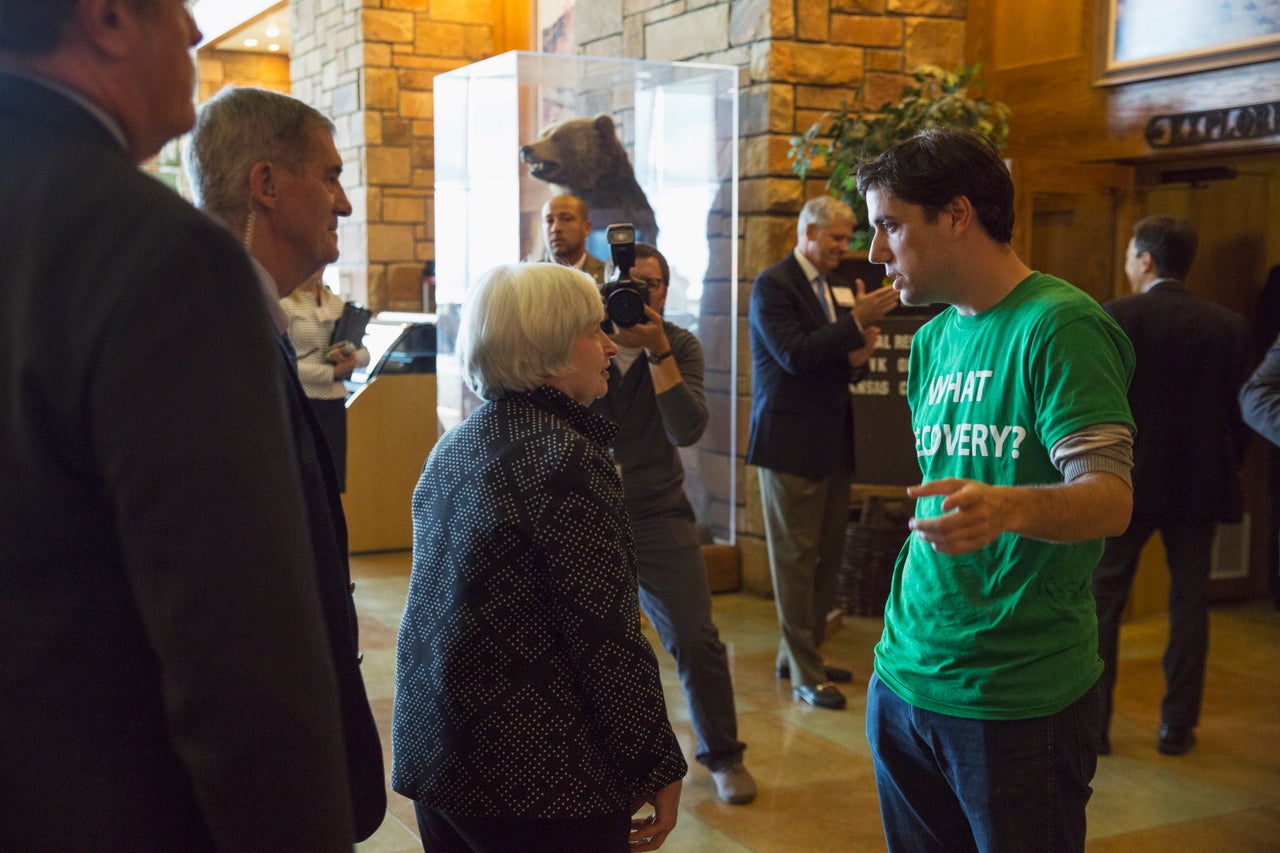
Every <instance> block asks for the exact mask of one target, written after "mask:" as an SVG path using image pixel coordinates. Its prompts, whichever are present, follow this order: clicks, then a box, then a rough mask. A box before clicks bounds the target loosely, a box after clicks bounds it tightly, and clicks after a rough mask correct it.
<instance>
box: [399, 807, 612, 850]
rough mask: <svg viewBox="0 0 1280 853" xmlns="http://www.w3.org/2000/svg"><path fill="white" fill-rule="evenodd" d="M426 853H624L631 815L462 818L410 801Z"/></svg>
mask: <svg viewBox="0 0 1280 853" xmlns="http://www.w3.org/2000/svg"><path fill="white" fill-rule="evenodd" d="M413 810H414V811H415V812H416V813H417V815H418V831H419V832H420V833H421V834H422V849H423V850H424V851H425V852H426V853H511V851H513V850H520V851H525V853H567V852H568V851H573V853H624V852H625V851H626V850H627V849H628V848H629V847H630V845H629V844H628V835H629V834H630V832H631V816H630V815H628V814H626V813H624V812H619V813H618V814H608V815H593V816H591V817H583V818H565V819H559V820H558V819H553V818H532V817H498V816H492V815H489V816H485V817H467V816H464V815H456V814H448V813H446V812H442V811H440V810H439V809H433V808H430V807H429V806H424V805H423V804H422V803H418V802H415V803H414V804H413Z"/></svg>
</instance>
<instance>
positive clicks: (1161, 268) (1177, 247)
mask: <svg viewBox="0 0 1280 853" xmlns="http://www.w3.org/2000/svg"><path fill="white" fill-rule="evenodd" d="M1133 250H1134V252H1136V253H1137V254H1139V255H1141V254H1142V253H1143V252H1147V253H1149V254H1150V255H1151V260H1153V261H1155V264H1156V275H1158V276H1160V278H1176V279H1184V278H1186V277H1187V273H1188V272H1190V270H1191V262H1192V261H1194V260H1195V259H1196V229H1195V226H1193V225H1192V224H1191V223H1190V222H1188V221H1186V220H1185V219H1176V218H1175V217H1172V216H1148V217H1146V218H1144V219H1140V220H1138V224H1137V225H1135V226H1133Z"/></svg>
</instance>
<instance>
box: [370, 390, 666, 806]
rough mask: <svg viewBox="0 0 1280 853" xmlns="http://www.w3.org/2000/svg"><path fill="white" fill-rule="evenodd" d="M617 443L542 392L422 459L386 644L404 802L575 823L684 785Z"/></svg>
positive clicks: (498, 408)
mask: <svg viewBox="0 0 1280 853" xmlns="http://www.w3.org/2000/svg"><path fill="white" fill-rule="evenodd" d="M613 431H614V427H613V425H612V424H610V423H609V422H608V421H606V420H605V419H603V418H600V417H598V416H596V415H594V414H592V413H591V412H589V411H587V410H586V409H585V408H583V407H582V406H579V405H578V404H577V403H575V402H573V401H572V400H570V399H569V398H568V397H566V396H565V395H563V394H561V393H560V392H558V391H555V390H553V389H550V388H547V387H543V388H539V389H537V390H535V391H532V392H529V393H524V394H512V395H508V396H506V397H503V398H502V399H500V400H494V401H491V402H489V403H486V404H485V405H483V406H481V407H480V408H479V409H477V410H476V411H475V412H473V413H472V414H471V416H470V417H468V418H467V419H466V420H465V421H463V422H462V423H461V424H459V425H458V426H457V427H455V428H454V429H452V430H450V432H449V433H447V434H446V435H445V436H444V437H443V438H442V439H441V440H440V442H439V443H438V444H437V445H436V448H435V449H434V450H433V451H432V453H431V456H430V458H429V459H428V460H427V464H426V465H425V467H424V468H423V471H422V476H421V478H420V479H419V481H418V485H417V487H416V489H415V490H414V494H413V527H414V544H413V574H412V577H411V579H410V583H409V596H408V600H407V601H406V604H405V612H404V618H403V620H402V621H401V625H400V634H399V639H398V642H397V645H396V696H395V705H394V711H393V718H392V787H393V788H394V789H395V790H396V791H398V792H400V793H401V794H404V795H405V796H407V797H410V798H412V799H415V800H418V801H420V802H422V803H424V804H426V805H428V806H431V807H433V808H436V809H440V810H442V811H445V812H452V813H456V814H460V815H471V816H483V815H514V816H522V817H546V818H571V817H585V816H588V815H596V814H603V813H606V812H617V811H620V810H628V809H629V806H630V803H631V799H632V798H633V797H634V796H635V795H636V794H640V793H648V792H651V791H654V790H657V789H659V788H661V787H663V786H665V785H667V784H669V783H671V782H673V781H675V780H676V779H679V778H681V777H682V776H683V775H684V773H685V771H686V769H687V767H686V765H685V761H684V758H683V757H682V755H681V752H680V747H679V744H678V743H677V741H676V739H675V736H674V735H673V734H672V732H671V727H670V725H669V723H668V722H667V714H666V705H665V703H664V701H663V698H662V689H661V685H660V683H659V680H658V665H657V660H656V658H655V657H654V654H653V649H652V648H650V646H649V644H648V641H646V640H645V638H644V636H643V634H641V633H640V614H639V604H638V602H637V598H636V576H635V554H634V548H633V543H632V537H631V530H630V527H629V526H628V523H627V520H626V514H625V511H624V509H623V506H622V485H621V483H620V482H619V480H618V475H617V472H616V471H615V469H614V466H613V462H612V461H611V459H610V457H609V455H608V452H607V450H606V447H607V445H608V443H609V441H610V440H611V439H612V437H613Z"/></svg>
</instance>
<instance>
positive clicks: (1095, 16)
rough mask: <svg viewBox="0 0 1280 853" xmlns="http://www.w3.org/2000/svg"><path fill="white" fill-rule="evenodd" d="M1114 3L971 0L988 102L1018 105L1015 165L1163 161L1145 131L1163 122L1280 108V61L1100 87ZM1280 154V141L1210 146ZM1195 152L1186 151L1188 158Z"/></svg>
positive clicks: (971, 29)
mask: <svg viewBox="0 0 1280 853" xmlns="http://www.w3.org/2000/svg"><path fill="white" fill-rule="evenodd" d="M1105 4H1106V0H970V2H969V20H968V30H967V37H968V40H967V52H968V56H969V59H970V61H979V62H982V63H983V71H984V77H985V78H986V80H987V94H988V95H989V96H991V97H995V98H998V99H999V100H1002V101H1004V102H1005V103H1007V104H1009V105H1010V106H1011V107H1013V122H1012V131H1011V133H1010V139H1009V152H1008V153H1009V155H1010V156H1011V157H1034V158H1061V159H1064V160H1078V161H1084V162H1095V161H1110V160H1129V159H1138V158H1144V157H1150V156H1154V155H1156V154H1158V151H1157V150H1156V149H1153V148H1151V147H1150V146H1149V145H1147V143H1146V141H1145V139H1144V136H1143V131H1144V128H1145V126H1146V123H1147V120H1148V119H1149V118H1151V117H1152V116H1155V115H1162V114H1168V113H1182V112H1192V111H1196V110H1207V109H1216V108H1219V107H1227V106H1240V105H1245V104H1257V103H1264V102H1268V101H1275V100H1280V61H1272V62H1258V63H1254V64H1252V65H1242V66H1238V67H1235V68H1222V69H1217V70H1213V71H1204V72H1200V73H1195V74H1183V75H1179V76H1174V77H1166V78H1162V79H1157V80H1145V81H1141V82H1136V83H1125V84H1119V85H1112V86H1095V85H1094V79H1095V77H1096V75H1097V67H1098V66H1097V64H1096V61H1095V56H1096V55H1097V54H1098V52H1099V51H1101V50H1102V49H1103V47H1104V45H1105V38H1106V27H1107V24H1106V5H1105ZM1268 148H1270V149H1280V138H1276V137H1272V138H1271V139H1270V140H1267V141H1261V140H1259V141H1254V142H1239V143H1233V144H1230V145H1211V146H1204V148H1203V150H1206V151H1208V150H1212V151H1215V152H1222V151H1234V152H1238V151H1241V150H1257V149H1268ZM1187 150H1189V149H1183V152H1184V153H1185V152H1186V151H1187Z"/></svg>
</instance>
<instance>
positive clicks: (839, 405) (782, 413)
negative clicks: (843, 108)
mask: <svg viewBox="0 0 1280 853" xmlns="http://www.w3.org/2000/svg"><path fill="white" fill-rule="evenodd" d="M852 237H853V211H852V210H850V209H849V207H848V205H845V204H844V203H842V202H840V201H837V200H836V199H834V198H831V197H829V196H823V197H820V198H815V199H811V200H810V201H809V202H808V203H807V204H805V206H804V208H803V209H802V210H801V211H800V220H799V223H798V225H797V228H796V248H795V251H793V252H792V253H791V254H790V255H788V256H787V257H786V258H785V259H784V260H782V261H780V262H779V263H777V264H774V265H773V266H771V267H769V268H768V269H767V270H765V271H764V272H762V273H761V274H760V275H759V277H758V278H756V282H755V287H754V288H753V289H752V291H751V307H750V312H749V318H750V329H751V369H752V377H751V387H752V395H753V396H752V400H751V439H750V444H749V446H748V448H747V464H748V465H757V466H759V469H760V471H759V474H760V501H761V504H762V507H763V510H764V523H765V536H766V538H767V541H768V548H769V568H770V572H771V573H772V576H773V590H774V597H775V600H776V602H777V607H778V626H779V629H780V631H781V639H780V641H779V644H778V658H777V672H778V676H779V677H780V678H785V677H790V678H791V679H792V685H793V693H794V695H795V697H796V698H797V699H800V700H802V701H804V702H807V703H809V704H810V705H813V706H815V707H819V708H829V709H832V710H838V709H840V708H843V707H844V706H845V698H844V695H843V694H842V693H841V692H840V690H839V689H838V688H836V687H835V686H834V685H833V684H832V683H831V682H833V681H850V680H852V678H853V675H852V673H850V672H849V670H847V669H841V668H838V667H833V666H827V665H826V664H825V663H824V662H823V660H822V656H821V655H819V653H818V646H820V645H821V644H822V640H823V636H824V633H825V629H826V617H827V613H828V612H829V611H830V610H831V608H832V607H833V606H834V605H835V598H836V577H837V575H838V573H839V570H840V559H841V554H842V553H843V549H844V536H845V526H846V524H847V521H848V517H849V479H850V477H851V476H852V474H853V403H852V400H851V398H850V395H849V383H850V382H852V381H857V380H858V379H860V378H861V377H862V374H863V373H864V372H865V366H866V363H867V360H868V359H869V358H870V357H871V353H872V351H873V350H874V349H875V345H876V341H877V340H878V338H879V335H880V331H879V329H878V328H876V327H875V326H873V325H871V324H873V323H876V322H878V321H879V320H880V318H882V317H883V316H884V315H885V314H887V313H888V312H889V311H891V310H893V308H894V307H896V306H897V304H898V296H897V294H896V293H895V292H894V290H893V288H889V287H885V288H881V289H879V290H873V291H872V292H871V293H864V292H863V283H862V282H861V281H858V282H857V291H858V292H857V298H856V299H855V296H854V292H853V290H852V289H851V288H850V287H849V286H848V285H847V284H845V285H841V284H837V283H833V282H829V281H827V275H828V274H830V273H831V272H832V271H833V270H835V268H836V267H837V266H838V265H839V263H840V259H841V258H842V257H844V254H845V252H846V251H847V250H848V248H849V241H850V239H852Z"/></svg>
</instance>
